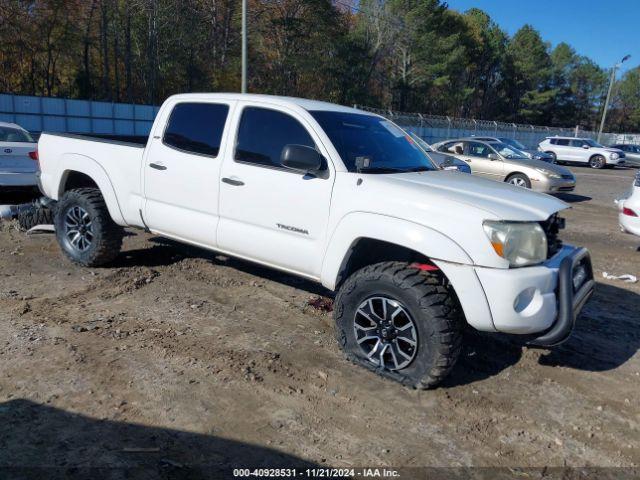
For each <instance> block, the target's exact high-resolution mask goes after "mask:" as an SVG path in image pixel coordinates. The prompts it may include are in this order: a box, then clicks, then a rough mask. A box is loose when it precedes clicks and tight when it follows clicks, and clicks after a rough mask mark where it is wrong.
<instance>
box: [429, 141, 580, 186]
mask: <svg viewBox="0 0 640 480" xmlns="http://www.w3.org/2000/svg"><path fill="white" fill-rule="evenodd" d="M432 148H433V149H434V150H436V151H438V152H442V153H448V154H450V155H454V156H455V157H456V158H458V159H460V160H462V161H464V162H466V163H467V164H468V165H469V166H470V167H471V173H472V174H473V175H477V176H479V177H484V178H489V179H491V180H496V181H498V182H506V183H510V184H511V185H515V186H518V187H523V188H530V189H531V190H535V191H537V192H544V193H559V192H571V191H573V190H574V189H575V187H576V178H575V176H574V175H573V173H571V171H570V170H569V169H567V168H565V167H561V166H560V165H556V164H554V163H548V162H544V161H541V160H534V159H531V158H529V157H527V156H526V155H525V154H524V153H523V152H521V151H519V150H517V149H516V148H514V147H512V146H510V145H507V144H506V143H503V142H499V141H481V140H478V139H476V138H472V139H471V138H460V139H456V140H445V141H443V142H439V143H436V144H434V145H432Z"/></svg>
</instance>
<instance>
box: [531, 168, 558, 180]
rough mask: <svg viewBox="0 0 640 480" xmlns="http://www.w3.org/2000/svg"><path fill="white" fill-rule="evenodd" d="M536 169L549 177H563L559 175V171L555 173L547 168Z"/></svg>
mask: <svg viewBox="0 0 640 480" xmlns="http://www.w3.org/2000/svg"><path fill="white" fill-rule="evenodd" d="M536 170H537V171H538V172H540V173H541V174H543V175H545V176H547V177H549V178H562V177H561V176H560V175H558V174H557V173H554V172H552V171H550V170H547V169H546V168H536Z"/></svg>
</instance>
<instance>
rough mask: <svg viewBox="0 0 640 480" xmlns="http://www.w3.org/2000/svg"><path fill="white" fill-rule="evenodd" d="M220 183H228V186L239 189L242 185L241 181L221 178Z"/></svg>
mask: <svg viewBox="0 0 640 480" xmlns="http://www.w3.org/2000/svg"><path fill="white" fill-rule="evenodd" d="M222 181H223V182H224V183H228V184H229V185H233V186H234V187H241V186H242V185H244V182H243V181H242V180H236V179H234V178H227V177H223V178H222Z"/></svg>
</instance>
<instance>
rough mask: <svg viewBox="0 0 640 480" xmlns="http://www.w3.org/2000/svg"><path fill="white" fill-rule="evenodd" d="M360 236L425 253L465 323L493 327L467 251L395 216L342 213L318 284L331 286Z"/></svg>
mask: <svg viewBox="0 0 640 480" xmlns="http://www.w3.org/2000/svg"><path fill="white" fill-rule="evenodd" d="M363 238H370V239H374V240H381V241H384V242H388V243H393V244H396V245H400V246H403V247H406V248H410V249H412V250H415V251H416V252H419V253H421V254H423V255H425V256H426V257H428V258H429V259H430V260H432V261H433V263H435V265H437V266H438V267H439V268H440V270H441V271H442V273H444V275H445V276H446V277H447V278H448V279H449V281H450V282H451V284H452V286H453V288H454V290H456V294H457V296H458V299H459V301H460V303H461V306H462V309H463V312H464V314H465V319H466V321H467V323H469V324H470V325H471V326H472V327H474V328H476V329H478V330H482V331H488V332H495V331H496V329H495V326H494V324H493V318H492V315H491V310H490V309H489V304H488V301H487V297H486V294H485V292H484V288H483V287H482V284H481V283H480V280H479V279H478V276H477V275H476V273H475V269H474V266H473V265H474V262H473V259H472V258H471V257H470V256H469V255H468V254H467V252H466V251H465V250H464V249H463V248H462V247H461V246H460V245H458V244H457V243H456V242H455V241H454V240H453V239H451V238H450V237H448V236H446V235H444V234H443V233H441V232H439V231H437V230H434V229H432V228H429V227H426V226H424V225H421V224H418V223H414V222H410V221H407V220H402V219H399V218H396V217H390V216H386V215H380V214H374V213H368V212H354V213H350V214H348V215H346V216H344V217H343V218H342V220H340V222H339V223H338V225H337V226H336V228H335V230H334V231H333V234H332V235H331V238H330V240H329V245H328V247H327V251H326V254H325V256H324V260H323V263H322V271H321V276H320V281H321V282H322V285H324V286H325V287H327V288H328V289H330V290H335V288H336V285H337V282H338V276H339V274H340V270H341V269H342V268H343V265H344V261H345V259H346V257H347V255H349V252H350V250H351V249H352V248H353V246H354V245H355V244H356V243H357V242H358V241H359V240H360V239H363Z"/></svg>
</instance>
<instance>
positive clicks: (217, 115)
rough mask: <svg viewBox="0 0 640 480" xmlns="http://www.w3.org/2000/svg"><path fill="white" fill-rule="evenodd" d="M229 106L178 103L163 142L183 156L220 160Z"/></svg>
mask: <svg viewBox="0 0 640 480" xmlns="http://www.w3.org/2000/svg"><path fill="white" fill-rule="evenodd" d="M228 113H229V106H228V105H225V104H219V103H196V102H184V103H178V104H177V105H176V106H175V107H173V110H172V111H171V115H170V116H169V121H168V122H167V127H166V129H165V131H164V135H163V137H162V142H163V143H164V144H165V145H167V146H168V147H171V148H175V149H177V150H181V151H183V152H188V153H194V154H197V155H204V156H208V157H217V156H218V153H219V152H220V143H221V141H222V133H223V132H224V126H225V124H226V121H227V115H228Z"/></svg>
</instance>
